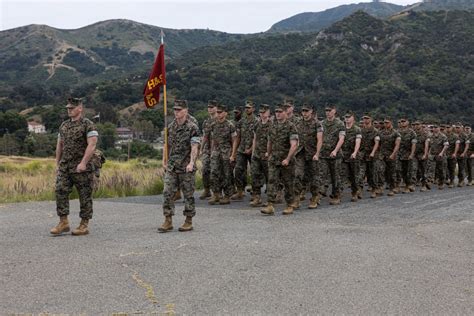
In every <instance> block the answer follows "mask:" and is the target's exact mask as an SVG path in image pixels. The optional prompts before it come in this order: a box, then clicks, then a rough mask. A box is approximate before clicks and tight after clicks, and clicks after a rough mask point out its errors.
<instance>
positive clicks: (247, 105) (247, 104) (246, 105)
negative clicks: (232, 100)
mask: <svg viewBox="0 0 474 316" xmlns="http://www.w3.org/2000/svg"><path fill="white" fill-rule="evenodd" d="M254 106H255V104H254V103H253V102H252V101H247V102H246V103H245V107H246V108H248V109H250V108H253V107H254Z"/></svg>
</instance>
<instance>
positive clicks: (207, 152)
mask: <svg viewBox="0 0 474 316" xmlns="http://www.w3.org/2000/svg"><path fill="white" fill-rule="evenodd" d="M216 107H217V101H216V100H209V102H208V103H207V112H208V113H209V117H208V118H207V119H205V120H204V122H203V123H202V131H203V134H206V132H207V131H208V130H209V128H210V126H211V123H212V121H213V120H214V119H215V117H216ZM201 162H202V185H203V187H204V191H203V193H202V194H201V196H200V197H199V198H200V199H201V200H204V199H206V198H208V197H210V196H211V193H210V192H211V141H210V139H207V140H206V141H204V139H203V142H202V145H201Z"/></svg>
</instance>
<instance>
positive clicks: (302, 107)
mask: <svg viewBox="0 0 474 316" xmlns="http://www.w3.org/2000/svg"><path fill="white" fill-rule="evenodd" d="M312 109H313V106H312V105H311V104H308V103H303V105H302V106H301V110H306V111H311V110H312Z"/></svg>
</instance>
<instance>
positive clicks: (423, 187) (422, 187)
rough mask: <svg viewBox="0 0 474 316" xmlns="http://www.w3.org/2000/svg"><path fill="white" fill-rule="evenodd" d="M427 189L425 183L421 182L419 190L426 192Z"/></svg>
mask: <svg viewBox="0 0 474 316" xmlns="http://www.w3.org/2000/svg"><path fill="white" fill-rule="evenodd" d="M426 191H428V188H427V187H426V184H422V185H421V188H420V192H426Z"/></svg>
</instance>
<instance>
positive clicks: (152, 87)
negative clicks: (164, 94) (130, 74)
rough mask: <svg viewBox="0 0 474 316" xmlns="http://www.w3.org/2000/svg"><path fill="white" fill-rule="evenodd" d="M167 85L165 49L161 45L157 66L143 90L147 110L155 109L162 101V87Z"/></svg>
mask: <svg viewBox="0 0 474 316" xmlns="http://www.w3.org/2000/svg"><path fill="white" fill-rule="evenodd" d="M163 85H166V75H165V47H164V45H163V44H161V45H160V49H159V50H158V55H157V56H156V60H155V64H154V65H153V69H152V70H151V73H150V76H149V77H148V81H147V82H146V85H145V89H143V99H144V100H145V105H146V107H147V108H153V107H154V106H155V105H156V104H158V102H159V101H160V87H161V86H163Z"/></svg>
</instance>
